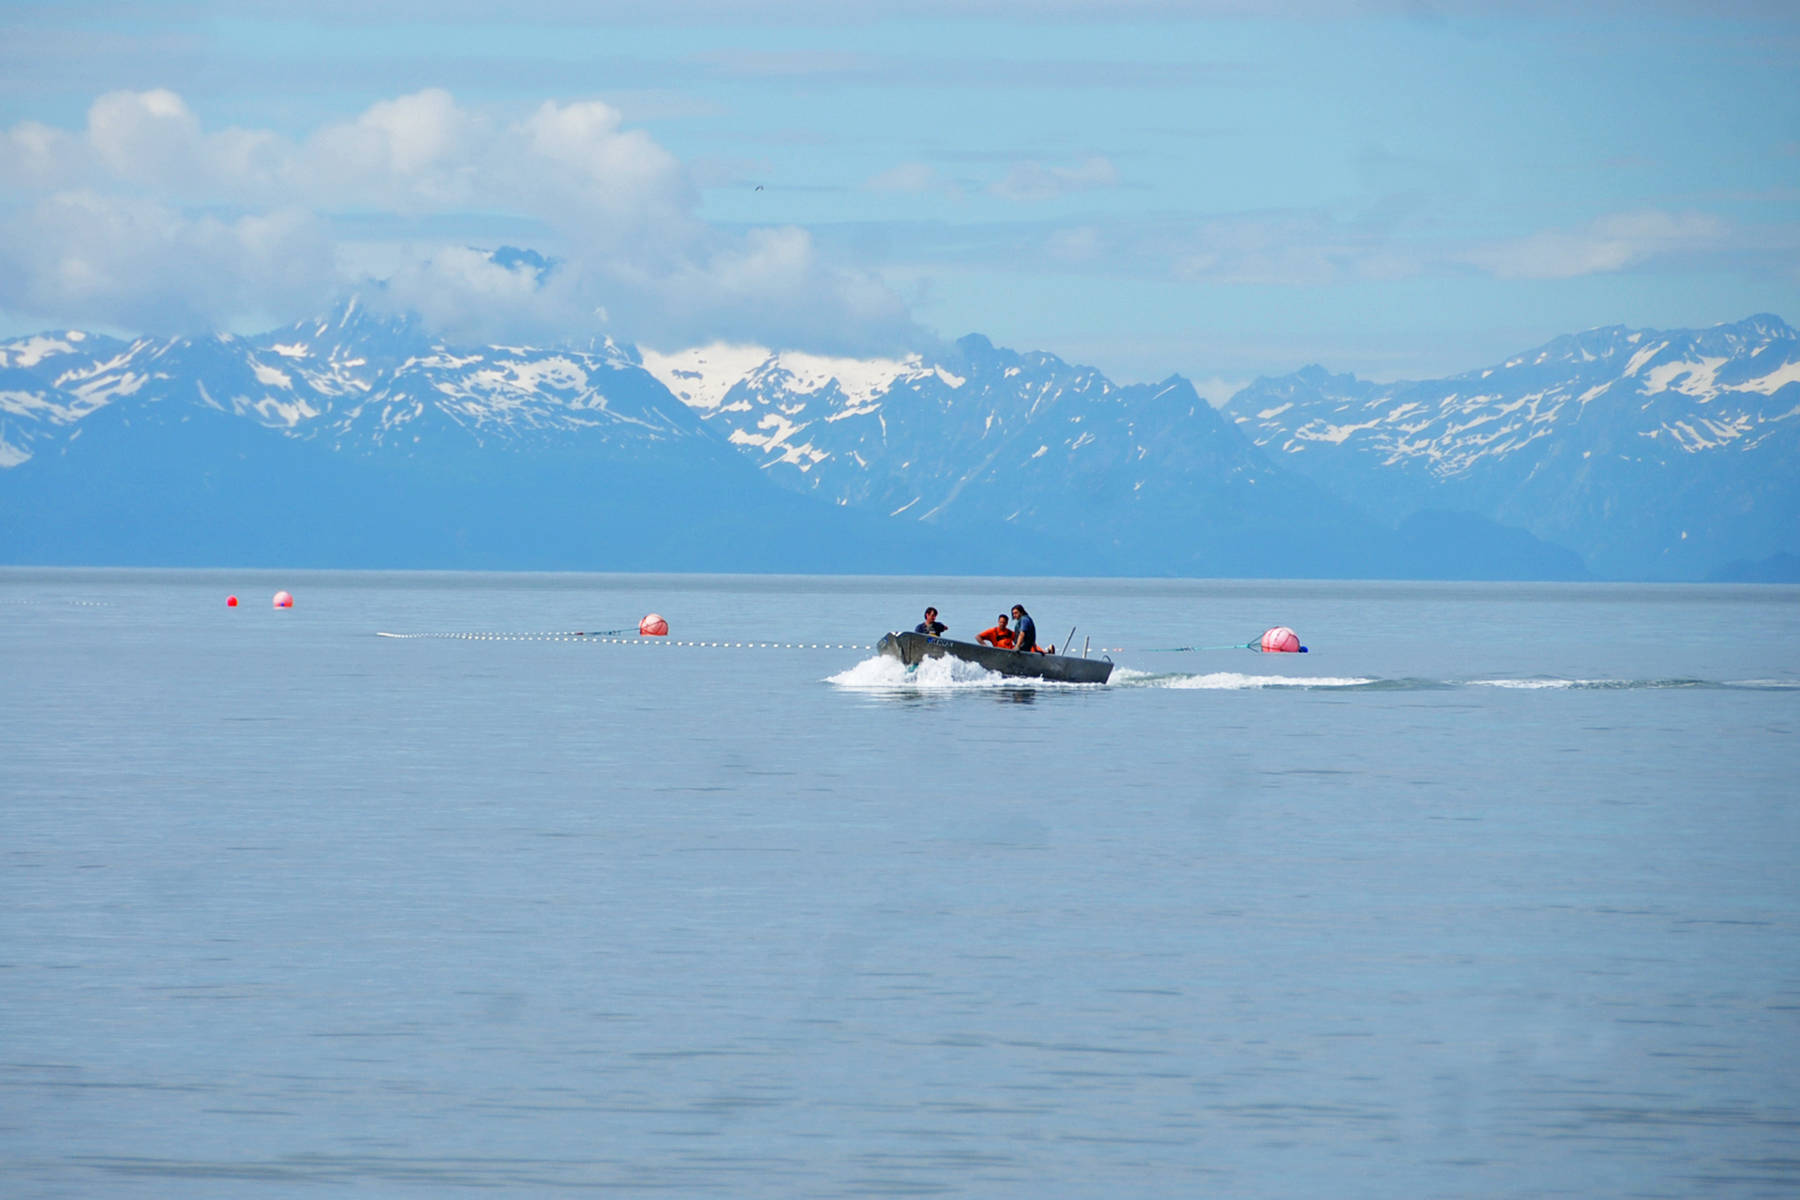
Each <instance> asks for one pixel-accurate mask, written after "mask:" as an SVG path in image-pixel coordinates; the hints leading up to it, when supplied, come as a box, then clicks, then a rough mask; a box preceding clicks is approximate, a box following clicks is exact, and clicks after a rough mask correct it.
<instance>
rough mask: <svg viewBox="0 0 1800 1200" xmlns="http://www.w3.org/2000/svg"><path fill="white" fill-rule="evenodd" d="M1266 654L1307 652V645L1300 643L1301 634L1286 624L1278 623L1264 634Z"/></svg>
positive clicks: (1264, 651) (1263, 640)
mask: <svg viewBox="0 0 1800 1200" xmlns="http://www.w3.org/2000/svg"><path fill="white" fill-rule="evenodd" d="M1262 650H1263V653H1264V654H1305V653H1306V647H1305V646H1302V645H1301V644H1300V635H1299V634H1297V633H1295V632H1294V631H1293V630H1291V629H1289V628H1288V627H1287V626H1286V625H1277V626H1276V627H1275V628H1273V629H1270V630H1268V631H1266V632H1265V633H1264V634H1263V635H1262Z"/></svg>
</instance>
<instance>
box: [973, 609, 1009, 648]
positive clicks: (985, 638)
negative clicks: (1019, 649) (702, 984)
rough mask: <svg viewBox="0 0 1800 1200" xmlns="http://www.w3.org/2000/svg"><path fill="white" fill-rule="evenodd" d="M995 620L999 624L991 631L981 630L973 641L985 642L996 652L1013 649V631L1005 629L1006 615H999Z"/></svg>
mask: <svg viewBox="0 0 1800 1200" xmlns="http://www.w3.org/2000/svg"><path fill="white" fill-rule="evenodd" d="M995 620H996V621H998V622H999V624H997V625H995V626H994V627H993V628H992V629H984V630H982V631H981V633H980V635H979V636H978V637H976V639H975V640H976V641H978V642H985V643H987V644H988V645H990V646H992V647H993V648H994V649H996V650H1011V649H1012V648H1013V631H1012V630H1010V629H1008V628H1007V627H1006V614H1005V613H1001V614H1000V615H999V616H998V617H996V618H995Z"/></svg>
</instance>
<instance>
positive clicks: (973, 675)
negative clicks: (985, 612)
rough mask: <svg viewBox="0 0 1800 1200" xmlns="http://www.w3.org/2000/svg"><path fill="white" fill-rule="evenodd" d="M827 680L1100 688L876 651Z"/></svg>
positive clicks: (863, 686)
mask: <svg viewBox="0 0 1800 1200" xmlns="http://www.w3.org/2000/svg"><path fill="white" fill-rule="evenodd" d="M825 682H827V683H835V684H837V685H838V686H839V687H842V688H850V689H853V690H859V691H872V692H886V691H915V692H916V691H955V690H969V691H990V690H996V689H1003V688H1013V689H1017V688H1057V689H1065V688H1099V687H1104V686H1105V685H1104V684H1098V683H1065V682H1062V681H1059V680H1054V679H1031V678H1022V677H1020V676H1017V675H1002V674H1000V673H999V672H997V671H990V670H988V669H987V668H985V667H982V666H979V665H978V664H976V663H972V662H964V661H963V660H962V659H959V658H950V657H944V658H928V659H926V660H925V661H923V662H921V663H920V664H919V665H918V666H916V667H910V668H909V667H907V666H906V665H905V664H903V663H902V662H901V661H900V660H899V659H897V658H889V657H888V656H887V655H885V654H877V655H875V656H874V657H873V658H865V659H863V660H862V661H861V662H859V663H857V664H856V665H855V666H853V667H851V668H850V669H848V670H846V671H839V672H838V673H837V674H836V675H832V676H828V677H827V678H826V680H825Z"/></svg>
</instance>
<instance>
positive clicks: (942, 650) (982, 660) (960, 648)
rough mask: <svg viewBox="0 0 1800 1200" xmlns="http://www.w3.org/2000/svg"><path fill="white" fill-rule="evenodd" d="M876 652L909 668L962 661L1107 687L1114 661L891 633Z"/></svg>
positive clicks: (999, 670) (1028, 676) (1024, 675)
mask: <svg viewBox="0 0 1800 1200" xmlns="http://www.w3.org/2000/svg"><path fill="white" fill-rule="evenodd" d="M875 649H876V650H877V651H879V652H880V653H882V654H885V655H887V657H889V658H897V659H899V660H900V661H901V662H903V663H905V664H906V665H907V666H909V667H916V666H918V665H919V664H920V663H922V662H924V661H925V660H926V659H928V658H959V659H961V660H962V661H963V662H967V663H974V664H975V665H976V666H978V667H982V668H984V669H985V670H989V671H994V672H997V673H999V674H1001V675H1011V676H1015V677H1017V678H1020V679H1048V680H1053V681H1055V682H1057V683H1105V682H1106V681H1107V679H1109V678H1110V677H1111V676H1112V669H1113V665H1112V660H1111V659H1107V658H1074V657H1072V656H1070V655H1067V654H1038V653H1035V652H1021V651H1018V650H1000V649H996V648H995V647H993V646H982V645H978V644H976V643H974V642H959V641H955V640H954V639H951V638H941V637H931V636H929V635H927V634H923V633H890V634H888V635H887V636H885V637H883V638H882V639H881V641H880V642H878V643H877V644H876V646H875Z"/></svg>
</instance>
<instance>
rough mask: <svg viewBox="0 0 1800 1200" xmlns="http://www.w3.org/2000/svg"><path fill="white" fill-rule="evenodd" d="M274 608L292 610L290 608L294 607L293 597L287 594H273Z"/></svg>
mask: <svg viewBox="0 0 1800 1200" xmlns="http://www.w3.org/2000/svg"><path fill="white" fill-rule="evenodd" d="M275 607H276V608H292V607H294V597H293V596H292V595H290V594H289V593H287V592H276V593H275Z"/></svg>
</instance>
